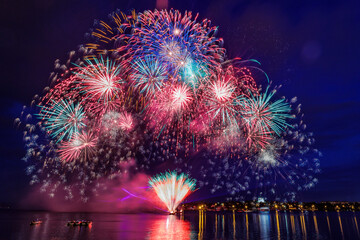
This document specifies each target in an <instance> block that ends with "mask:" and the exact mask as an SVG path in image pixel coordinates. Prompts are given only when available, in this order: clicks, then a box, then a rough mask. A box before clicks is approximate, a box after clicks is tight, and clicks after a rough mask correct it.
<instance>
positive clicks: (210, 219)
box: [0, 211, 360, 240]
mask: <svg viewBox="0 0 360 240" xmlns="http://www.w3.org/2000/svg"><path fill="white" fill-rule="evenodd" d="M359 215H360V213H359V212H320V211H316V212H306V211H305V212H296V211H295V212H294V211H293V212H277V211H274V212H272V211H271V212H268V213H257V212H246V213H243V212H236V211H229V212H207V211H196V212H195V211H193V212H185V213H184V214H181V215H177V216H174V215H161V214H101V213H99V214H91V213H89V214H85V215H84V214H79V213H36V214H34V213H29V212H19V213H12V214H2V213H1V212H0V239H15V240H20V239H30V240H41V239H56V240H67V239H79V240H85V239H86V240H88V239H90V240H94V239H107V240H115V239H176V240H180V239H273V240H279V239H360V232H359V230H360V229H359V223H358V221H359ZM36 218H39V219H41V220H43V223H42V224H40V225H34V226H30V225H29V223H30V221H31V220H33V219H36ZM70 219H89V220H92V221H93V225H92V227H91V228H90V227H68V226H67V225H66V223H67V221H68V220H70Z"/></svg>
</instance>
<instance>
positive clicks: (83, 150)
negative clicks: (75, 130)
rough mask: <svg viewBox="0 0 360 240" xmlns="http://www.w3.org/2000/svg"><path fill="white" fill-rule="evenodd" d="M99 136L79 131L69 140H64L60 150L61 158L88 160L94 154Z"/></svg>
mask: <svg viewBox="0 0 360 240" xmlns="http://www.w3.org/2000/svg"><path fill="white" fill-rule="evenodd" d="M97 141H98V138H97V137H96V135H94V134H92V133H86V132H83V133H79V134H77V135H75V136H74V137H73V139H71V140H70V141H69V142H64V143H63V144H62V145H61V146H60V149H59V150H58V152H59V156H60V158H61V159H62V160H63V161H65V162H69V161H74V160H77V159H82V160H86V159H87V158H88V157H89V156H91V155H93V154H94V151H95V146H96V144H97Z"/></svg>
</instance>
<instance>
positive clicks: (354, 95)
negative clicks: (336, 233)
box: [0, 0, 360, 203]
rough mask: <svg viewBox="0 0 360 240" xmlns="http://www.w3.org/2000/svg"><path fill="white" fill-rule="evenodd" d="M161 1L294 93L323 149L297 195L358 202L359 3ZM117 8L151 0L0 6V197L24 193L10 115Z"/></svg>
mask: <svg viewBox="0 0 360 240" xmlns="http://www.w3.org/2000/svg"><path fill="white" fill-rule="evenodd" d="M169 7H172V8H175V9H179V10H183V11H184V10H191V11H193V12H199V13H200V19H203V18H209V19H211V20H212V22H213V24H214V25H217V26H219V33H218V36H220V37H222V38H224V40H225V47H226V49H227V53H228V56H229V57H242V58H255V59H257V60H259V61H260V62H261V63H262V68H263V70H264V71H266V72H267V74H268V75H269V77H270V79H271V80H272V81H273V82H274V83H275V84H277V85H278V84H282V85H283V87H282V89H281V94H283V95H285V96H287V97H289V98H291V97H293V96H297V97H298V99H299V102H301V103H302V106H303V107H302V109H303V112H304V113H305V117H304V119H305V121H306V123H307V125H308V129H310V130H311V131H313V132H314V134H315V138H316V140H317V142H316V144H315V146H316V148H318V149H319V150H320V151H321V152H322V153H323V157H322V159H321V164H322V173H321V174H320V176H319V181H320V183H319V184H318V185H317V186H316V187H315V188H314V189H312V190H311V191H309V192H305V193H302V194H300V198H301V199H302V200H307V201H311V200H315V201H321V200H348V201H360V187H359V182H360V174H359V173H360V127H359V124H360V94H359V93H358V92H359V89H360V81H359V79H360V66H359V58H360V46H359V44H360V2H359V1H276V2H273V3H270V2H268V1H253V0H252V1H250V0H249V1H241V0H229V1H225V0H224V1H221V0H209V1H199V0H181V1H178V0H176V1H175V0H170V1H169ZM117 8H118V9H120V10H123V11H127V10H129V9H133V8H134V9H136V10H137V11H143V10H145V9H154V8H155V1H154V0H140V1H134V0H132V1H131V0H129V1H110V0H97V1H95V0H88V1H85V0H72V1H54V0H35V1H14V0H3V1H1V2H0V9H1V10H0V11H1V14H0V47H1V58H0V59H1V60H0V61H1V64H0V69H1V71H0V73H1V74H0V78H1V83H2V84H1V87H0V92H1V95H0V99H1V100H0V108H1V112H0V114H1V115H0V121H1V125H0V128H1V131H0V134H1V138H0V141H1V142H0V156H1V159H0V202H9V203H16V202H17V201H18V199H21V198H22V197H24V196H25V195H26V194H27V191H28V181H29V179H28V178H27V176H25V174H24V168H25V164H24V163H23V162H22V161H21V160H20V159H21V157H22V156H23V155H24V148H23V143H22V133H21V131H18V130H17V129H15V128H14V126H13V120H14V118H16V117H18V116H19V115H20V112H21V108H22V106H23V105H28V104H29V103H30V101H31V98H32V97H33V95H35V94H37V93H41V91H42V89H43V88H44V87H45V86H47V85H48V84H49V81H48V76H49V74H50V72H51V71H52V70H53V66H54V64H53V63H54V61H55V60H56V59H57V58H60V59H63V60H65V56H66V55H67V53H68V52H69V51H71V50H73V49H76V47H77V46H78V45H79V44H81V43H84V40H85V38H84V34H85V32H88V31H89V29H90V28H91V27H92V25H93V21H94V19H105V20H106V19H107V14H109V13H111V12H112V11H114V10H116V9H117Z"/></svg>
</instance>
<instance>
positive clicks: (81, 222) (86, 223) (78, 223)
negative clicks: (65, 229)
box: [67, 220, 92, 227]
mask: <svg viewBox="0 0 360 240" xmlns="http://www.w3.org/2000/svg"><path fill="white" fill-rule="evenodd" d="M91 224H92V221H85V220H77V221H75V220H72V221H68V223H67V225H68V226H74V227H75V226H85V227H88V226H90V225H91Z"/></svg>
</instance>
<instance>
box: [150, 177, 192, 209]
mask: <svg viewBox="0 0 360 240" xmlns="http://www.w3.org/2000/svg"><path fill="white" fill-rule="evenodd" d="M149 185H150V187H151V188H152V189H153V190H154V191H155V192H156V195H157V196H158V197H159V199H160V200H161V201H162V202H163V203H164V204H165V205H166V207H167V209H168V210H169V213H175V211H176V208H177V206H178V205H179V204H180V203H181V202H182V201H183V200H184V199H185V198H186V197H187V196H188V195H189V194H190V193H191V192H192V191H194V189H195V180H193V179H190V178H188V176H187V175H185V174H180V175H177V173H176V172H167V173H165V174H159V175H156V176H155V177H153V178H151V179H150V180H149Z"/></svg>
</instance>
